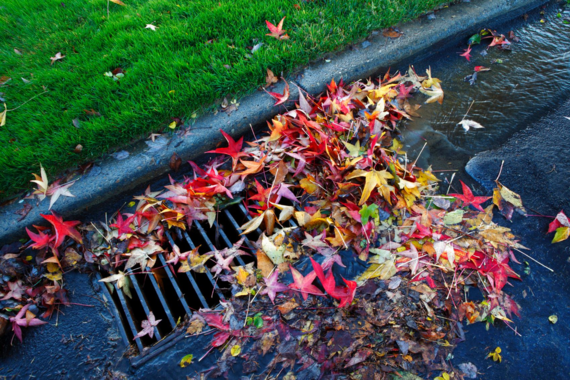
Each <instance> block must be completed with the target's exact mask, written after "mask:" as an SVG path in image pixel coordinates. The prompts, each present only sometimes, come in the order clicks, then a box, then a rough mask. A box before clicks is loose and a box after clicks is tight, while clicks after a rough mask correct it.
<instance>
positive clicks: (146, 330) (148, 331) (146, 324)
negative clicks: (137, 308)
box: [133, 311, 162, 340]
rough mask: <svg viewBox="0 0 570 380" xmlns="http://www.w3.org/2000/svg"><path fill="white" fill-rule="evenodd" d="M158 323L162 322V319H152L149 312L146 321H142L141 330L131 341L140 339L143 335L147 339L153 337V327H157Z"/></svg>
mask: <svg viewBox="0 0 570 380" xmlns="http://www.w3.org/2000/svg"><path fill="white" fill-rule="evenodd" d="M160 321H162V319H159V320H156V319H155V318H154V314H153V313H152V311H151V312H150V314H149V315H148V319H145V320H144V321H142V323H141V327H142V330H141V331H140V332H139V333H138V334H137V335H136V336H135V337H134V338H133V340H135V339H137V338H141V337H143V336H145V335H148V336H149V337H151V338H152V337H153V336H154V327H155V326H156V325H158V323H159V322H160Z"/></svg>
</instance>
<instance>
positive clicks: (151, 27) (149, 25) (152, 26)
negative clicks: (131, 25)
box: [144, 24, 158, 32]
mask: <svg viewBox="0 0 570 380" xmlns="http://www.w3.org/2000/svg"><path fill="white" fill-rule="evenodd" d="M144 28H145V29H150V30H152V31H153V32H156V28H158V26H154V25H152V24H146V26H145V27H144Z"/></svg>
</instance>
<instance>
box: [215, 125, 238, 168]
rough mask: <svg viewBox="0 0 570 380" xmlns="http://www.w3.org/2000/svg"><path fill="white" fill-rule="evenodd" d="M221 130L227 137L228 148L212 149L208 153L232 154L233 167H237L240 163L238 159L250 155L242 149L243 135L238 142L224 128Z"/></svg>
mask: <svg viewBox="0 0 570 380" xmlns="http://www.w3.org/2000/svg"><path fill="white" fill-rule="evenodd" d="M220 132H222V135H224V137H225V138H226V141H227V142H228V147H227V148H218V149H216V150H210V151H208V152H206V153H218V154H227V155H228V156H230V157H231V158H232V162H233V168H234V169H235V167H236V165H237V163H238V159H239V158H240V157H247V156H248V154H247V153H245V152H242V151H241V148H242V146H243V137H242V138H240V139H239V140H238V141H237V142H236V141H235V140H234V139H233V138H232V136H230V135H228V134H227V133H226V132H224V131H223V130H221V129H220Z"/></svg>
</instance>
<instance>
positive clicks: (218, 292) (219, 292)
mask: <svg viewBox="0 0 570 380" xmlns="http://www.w3.org/2000/svg"><path fill="white" fill-rule="evenodd" d="M196 225H198V223H196ZM183 234H184V237H185V238H186V241H187V242H188V244H190V247H192V249H195V248H196V247H197V246H196V244H194V242H193V241H192V239H190V236H189V235H188V233H187V232H186V231H184V233H183ZM204 237H205V238H204ZM202 239H203V240H204V241H205V243H206V244H207V245H208V247H209V248H210V250H214V249H215V247H214V246H213V245H212V242H210V239H208V236H206V234H205V233H204V234H203V235H202ZM208 243H209V244H208ZM206 249H207V248H206ZM206 277H207V278H208V280H209V281H210V284H212V288H213V290H214V292H215V294H216V295H217V296H218V298H219V299H220V300H221V301H223V302H225V301H226V297H225V296H224V293H223V292H222V290H221V289H220V287H219V286H218V284H217V283H216V280H215V279H214V276H212V273H210V271H206ZM212 296H213V295H212Z"/></svg>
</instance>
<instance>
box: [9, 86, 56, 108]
mask: <svg viewBox="0 0 570 380" xmlns="http://www.w3.org/2000/svg"><path fill="white" fill-rule="evenodd" d="M46 92H48V90H45V91H44V92H40V93H39V94H37V95H36V96H32V97H31V98H30V99H28V100H26V101H25V102H24V103H22V104H20V105H19V106H18V107H16V108H12V109H11V110H6V112H12V111H16V110H17V109H18V108H20V107H21V106H23V105H24V104H26V103H28V102H31V101H32V100H34V99H35V98H37V97H38V96H40V95H43V94H45V93H46Z"/></svg>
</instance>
